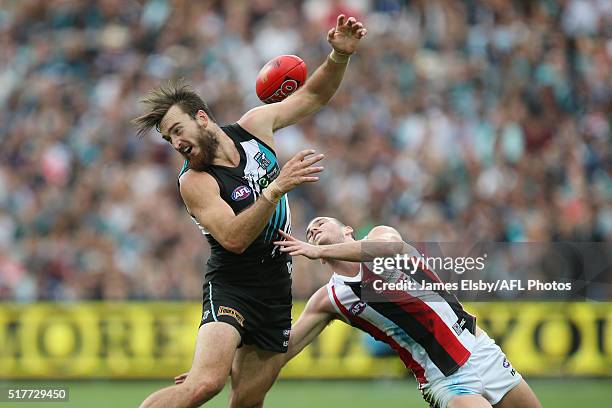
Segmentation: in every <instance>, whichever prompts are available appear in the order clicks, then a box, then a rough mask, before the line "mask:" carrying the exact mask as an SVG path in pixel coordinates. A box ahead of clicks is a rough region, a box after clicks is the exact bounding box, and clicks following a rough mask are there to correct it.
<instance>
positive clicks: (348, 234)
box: [342, 225, 355, 239]
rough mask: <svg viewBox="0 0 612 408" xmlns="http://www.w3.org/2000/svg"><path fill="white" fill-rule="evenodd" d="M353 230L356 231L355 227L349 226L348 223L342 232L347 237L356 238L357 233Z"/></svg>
mask: <svg viewBox="0 0 612 408" xmlns="http://www.w3.org/2000/svg"><path fill="white" fill-rule="evenodd" d="M353 232H354V231H353V228H352V227H349V226H348V225H346V226H345V227H344V228H343V229H342V233H343V234H344V236H345V237H351V238H353V239H355V234H354V233H353Z"/></svg>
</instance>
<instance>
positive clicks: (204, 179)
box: [180, 150, 324, 253]
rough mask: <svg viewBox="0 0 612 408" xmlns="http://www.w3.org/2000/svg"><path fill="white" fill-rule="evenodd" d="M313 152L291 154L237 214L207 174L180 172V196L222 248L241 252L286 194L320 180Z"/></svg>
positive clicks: (316, 156) (262, 227)
mask: <svg viewBox="0 0 612 408" xmlns="http://www.w3.org/2000/svg"><path fill="white" fill-rule="evenodd" d="M314 153H315V151H314V150H303V151H301V152H299V153H298V154H296V155H295V156H293V157H292V158H291V160H289V161H288V162H287V163H286V164H285V165H284V166H283V168H282V169H281V171H280V174H279V175H278V177H277V178H276V179H275V180H274V181H273V182H272V183H270V185H268V187H267V188H266V189H265V190H264V191H263V194H262V195H261V196H260V197H259V198H258V199H257V200H256V201H255V203H253V205H251V206H250V207H249V208H247V209H246V210H244V211H242V212H241V213H240V214H237V215H236V214H234V211H233V210H232V208H231V207H230V206H229V205H228V204H227V203H226V202H225V201H223V199H222V198H221V196H220V194H219V186H218V185H217V182H216V181H215V180H214V179H213V177H212V176H211V175H209V174H208V173H204V172H196V171H188V172H186V173H185V174H183V175H182V176H181V179H180V192H181V196H182V197H183V201H184V202H185V205H186V206H187V210H188V211H189V213H190V214H191V215H193V216H194V217H195V218H196V220H197V221H198V222H199V223H200V224H201V225H202V226H203V227H204V228H205V229H206V230H207V231H208V232H210V233H211V234H212V236H213V237H214V238H215V239H216V240H217V241H218V242H219V243H220V244H221V245H222V246H223V247H224V248H225V249H227V250H228V251H231V252H234V253H242V252H244V250H245V249H246V248H248V247H249V245H251V243H252V242H253V241H254V240H255V238H257V236H258V235H259V234H260V233H261V231H263V229H264V228H265V226H266V224H267V223H268V220H269V219H270V217H271V216H272V214H273V213H274V211H275V210H276V205H277V204H278V202H279V201H280V199H281V197H282V196H283V195H284V194H285V193H288V192H289V191H291V190H293V189H294V188H295V187H297V186H298V185H300V184H302V183H312V182H315V181H318V180H319V177H317V176H316V174H317V173H319V172H321V171H322V170H323V167H319V166H314V164H316V163H317V162H319V161H321V160H322V159H323V157H324V156H323V155H322V154H318V155H315V156H312V155H313V154H314ZM308 156H311V157H308Z"/></svg>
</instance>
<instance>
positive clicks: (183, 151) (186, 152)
mask: <svg viewBox="0 0 612 408" xmlns="http://www.w3.org/2000/svg"><path fill="white" fill-rule="evenodd" d="M191 150H193V146H187V147H184V148H182V149H181V153H183V154H189V153H191Z"/></svg>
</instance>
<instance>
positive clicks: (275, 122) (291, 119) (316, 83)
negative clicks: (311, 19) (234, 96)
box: [238, 15, 367, 143]
mask: <svg viewBox="0 0 612 408" xmlns="http://www.w3.org/2000/svg"><path fill="white" fill-rule="evenodd" d="M366 32H367V30H366V29H365V28H364V27H363V24H362V23H360V22H358V21H356V20H355V19H354V18H353V17H350V18H348V19H347V18H346V17H345V16H344V15H340V16H338V22H337V24H336V27H335V28H332V29H331V30H330V31H329V33H328V36H327V40H328V41H329V43H330V44H331V46H332V48H333V50H332V53H331V54H330V56H328V57H327V58H326V60H325V61H324V62H323V64H321V65H320V66H319V68H317V70H316V71H315V72H314V73H313V74H312V76H311V77H310V78H309V79H308V81H306V83H305V84H304V86H303V87H302V88H300V89H299V90H298V91H296V92H295V93H294V94H292V95H290V96H289V97H287V98H286V99H285V100H283V101H282V102H279V103H272V104H269V105H264V106H259V107H257V108H254V109H251V110H250V111H248V112H247V113H246V114H244V116H242V117H241V118H240V120H239V121H238V124H239V125H240V126H242V127H243V128H244V129H245V130H247V131H248V132H249V133H251V134H253V135H255V136H257V137H259V138H261V139H263V140H264V141H265V142H269V143H273V140H272V133H273V132H274V131H275V130H277V129H281V128H283V127H286V126H290V125H292V124H294V123H296V122H298V121H299V120H300V119H302V118H305V117H307V116H309V115H311V114H313V113H314V112H316V111H318V110H319V109H321V107H322V106H324V105H325V104H327V103H328V102H329V100H330V99H331V98H332V96H334V94H335V93H336V90H337V89H338V87H339V86H340V83H341V82H342V78H343V77H344V72H345V71H346V67H347V64H348V56H349V55H351V54H352V53H353V52H355V50H356V49H357V44H358V43H359V41H360V40H361V39H362V38H363V37H364V36H365V35H366Z"/></svg>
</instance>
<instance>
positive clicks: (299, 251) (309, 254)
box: [274, 230, 321, 259]
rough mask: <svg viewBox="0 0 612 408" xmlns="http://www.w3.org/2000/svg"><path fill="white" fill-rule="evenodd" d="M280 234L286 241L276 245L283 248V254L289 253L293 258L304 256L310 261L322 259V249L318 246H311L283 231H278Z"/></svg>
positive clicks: (276, 242)
mask: <svg viewBox="0 0 612 408" xmlns="http://www.w3.org/2000/svg"><path fill="white" fill-rule="evenodd" d="M278 233H279V234H281V236H282V237H283V238H285V241H275V242H274V245H278V246H280V247H281V248H280V251H281V252H288V253H289V255H291V256H298V255H302V256H305V257H306V258H309V259H319V258H320V257H321V248H320V247H318V246H317V245H311V244H309V243H307V242H304V241H300V240H299V239H297V238H294V237H292V236H291V235H289V234H287V233H286V232H284V231H282V230H278Z"/></svg>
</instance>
